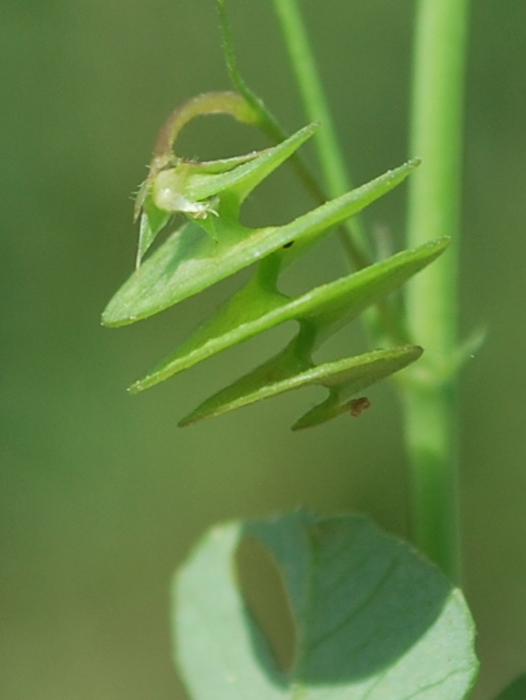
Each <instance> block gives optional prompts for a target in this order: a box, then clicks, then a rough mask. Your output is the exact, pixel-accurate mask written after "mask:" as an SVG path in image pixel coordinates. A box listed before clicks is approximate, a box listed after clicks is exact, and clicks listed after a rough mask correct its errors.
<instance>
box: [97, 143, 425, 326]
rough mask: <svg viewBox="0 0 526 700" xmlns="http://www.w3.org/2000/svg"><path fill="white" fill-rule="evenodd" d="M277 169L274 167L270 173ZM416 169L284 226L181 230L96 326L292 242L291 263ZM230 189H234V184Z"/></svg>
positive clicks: (156, 305)
mask: <svg viewBox="0 0 526 700" xmlns="http://www.w3.org/2000/svg"><path fill="white" fill-rule="evenodd" d="M298 133H299V132H298ZM305 138H306V136H305ZM281 145H283V144H281ZM297 145H299V144H297ZM277 148H279V147H277ZM272 150H275V149H272ZM280 155H281V154H280ZM288 155H290V153H289V154H288ZM255 162H256V161H252V162H250V163H247V164H245V165H242V166H240V167H241V168H244V167H245V166H253V164H254V163H255ZM278 164H279V163H277V162H275V163H274V167H277V165H278ZM417 164H418V163H417V161H411V162H410V163H406V164H405V165H402V166H400V167H399V168H396V169H395V170H390V171H388V172H387V173H385V174H384V175H381V176H380V177H378V178H376V179H375V180H372V181H371V182H369V183H367V184H366V185H362V187H359V188H357V189H356V190H353V191H352V192H348V193H347V194H345V195H342V196H341V197H338V198H337V199H334V200H332V201H330V202H327V203H325V204H323V205H321V206H320V207H317V208H316V209H314V210H312V211H310V212H308V213H307V214H303V215H302V216H300V217H298V218H297V219H295V220H294V221H293V222H291V223H289V224H285V225H284V226H270V227H267V228H262V229H247V228H246V227H244V226H242V225H241V224H239V223H237V222H235V221H233V220H232V219H226V220H225V217H219V218H218V219H217V221H216V222H215V229H216V236H217V240H213V239H211V238H210V236H208V235H207V234H206V233H205V232H204V231H203V228H202V225H198V224H197V223H189V224H187V225H186V226H184V227H183V228H181V229H180V230H179V231H176V232H175V233H174V234H172V236H170V238H168V240H167V241H166V242H165V243H164V244H163V245H162V246H161V247H160V248H159V249H158V250H157V251H156V252H155V253H154V254H153V255H152V256H151V258H149V259H148V260H147V261H146V262H145V263H144V264H143V265H142V266H141V267H140V268H139V269H138V270H136V271H135V272H134V273H133V275H132V276H131V277H130V279H129V280H128V281H127V282H126V283H125V284H124V285H123V286H122V287H121V289H120V290H119V291H118V292H117V294H116V295H115V296H114V297H113V299H112V300H111V301H110V303H109V304H108V306H107V307H106V309H105V310H104V312H103V314H102V323H103V324H104V325H105V326H121V325H125V324H128V323H134V322H135V321H138V320H140V319H143V318H147V317H148V316H151V315H153V314H156V313H159V312H160V311H162V310H163V309H166V308H168V307H169V306H172V305H173V304H177V303H179V302H181V301H183V300H184V299H187V298H188V297H190V296H193V295H194V294H198V293H199V292H201V291H203V289H206V288H208V287H210V286H211V285H213V284H215V283H216V282H219V281H220V280H222V279H225V278H226V277H229V276H230V275H233V274H234V273H235V272H238V271H239V270H241V269H243V268H244V267H248V266H249V265H251V264H252V263H255V262H258V261H260V260H261V259H262V258H264V257H266V256H267V255H270V254H271V253H273V252H275V251H277V250H280V249H281V248H283V246H284V245H286V244H287V243H290V242H291V241H295V245H294V246H293V247H292V248H291V249H290V250H287V251H283V257H284V260H287V259H288V260H289V261H292V260H293V259H295V258H296V257H297V256H298V255H299V254H300V252H301V250H303V248H304V246H305V245H306V244H309V243H311V242H312V240H313V239H316V238H319V237H320V236H321V235H323V234H325V233H327V231H328V229H330V227H331V226H334V225H335V224H338V223H340V222H341V221H343V220H345V219H346V218H348V217H350V216H353V215H354V214H356V213H358V212H359V211H361V210H362V209H364V208H365V207H366V206H367V205H368V204H370V203H371V202H373V201H374V200H375V199H378V198H379V197H381V196H382V195H383V194H385V193H386V192H389V191H390V190H391V189H393V188H394V187H396V185H398V184H399V183H400V182H402V181H403V180H404V179H405V178H406V177H407V176H408V175H409V173H411V172H412V171H413V170H414V168H415V167H416V165H417ZM219 177H220V176H219ZM254 178H255V175H254ZM234 184H235V185H236V187H237V185H238V184H239V183H234ZM238 193H239V191H238ZM203 223H204V222H203ZM302 239H303V241H302ZM302 243H303V245H301V244H302Z"/></svg>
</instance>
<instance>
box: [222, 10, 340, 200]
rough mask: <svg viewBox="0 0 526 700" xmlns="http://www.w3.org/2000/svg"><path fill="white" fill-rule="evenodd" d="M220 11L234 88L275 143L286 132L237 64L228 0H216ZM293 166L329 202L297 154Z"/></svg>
mask: <svg viewBox="0 0 526 700" xmlns="http://www.w3.org/2000/svg"><path fill="white" fill-rule="evenodd" d="M217 10H218V13H219V23H220V26H221V33H222V35H223V53H224V56H225V61H226V65H227V69H228V73H229V76H230V80H231V82H232V85H233V86H234V87H235V89H236V90H237V91H238V92H239V93H240V94H241V95H242V96H243V97H244V98H245V100H246V102H247V103H248V104H249V105H250V106H251V107H252V109H253V110H254V111H255V112H256V113H257V115H258V118H259V119H258V123H259V127H260V128H261V130H262V131H263V132H264V133H265V134H266V135H267V136H268V137H269V138H270V139H271V140H272V141H273V142H274V143H279V142H280V141H284V140H285V139H286V138H287V134H286V132H285V130H284V129H283V127H282V126H281V124H280V123H279V122H278V120H277V119H276V117H275V116H274V115H273V114H272V112H271V111H270V110H269V109H268V107H267V106H266V105H265V103H264V102H263V100H262V99H261V98H260V97H259V95H257V94H256V93H255V92H254V91H253V90H252V89H251V88H250V87H249V86H248V85H247V83H246V82H245V80H244V79H243V76H242V75H241V73H240V72H239V69H238V67H237V59H236V52H235V50H234V42H233V40H232V31H231V29H230V22H229V21H228V15H227V12H226V6H225V0H217ZM291 162H292V165H293V166H294V167H295V168H296V172H297V173H298V175H299V177H300V179H301V180H302V181H303V183H304V185H305V187H306V188H307V190H308V191H309V192H310V193H311V195H312V196H313V197H314V199H315V200H316V201H318V202H319V203H320V204H323V202H325V201H326V199H327V197H326V196H325V193H324V192H323V190H322V188H321V187H320V185H319V183H318V181H317V180H316V178H315V177H314V176H313V175H312V173H311V172H310V171H309V168H308V167H307V166H306V165H305V163H304V162H303V159H302V158H301V156H300V155H299V154H298V153H294V154H293V155H292V156H291Z"/></svg>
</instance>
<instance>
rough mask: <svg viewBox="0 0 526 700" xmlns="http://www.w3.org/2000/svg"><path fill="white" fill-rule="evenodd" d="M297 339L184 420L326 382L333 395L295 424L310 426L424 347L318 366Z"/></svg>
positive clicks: (346, 407) (344, 407)
mask: <svg viewBox="0 0 526 700" xmlns="http://www.w3.org/2000/svg"><path fill="white" fill-rule="evenodd" d="M298 339H301V334H300V335H299V336H298V337H297V338H295V339H294V340H293V341H292V342H291V343H290V344H289V345H288V346H287V347H286V348H285V350H283V351H282V352H281V353H279V354H278V355H276V356H275V357H273V358H272V359H271V360H269V361H268V362H266V363H265V364H263V365H261V366H260V367H258V368H257V369H255V370H253V371H252V372H250V373H249V374H246V375H245V376H244V377H241V379H238V380H237V381H236V382H234V383H233V384H231V385H230V386H229V387H227V388H226V389H223V390H222V391H219V392H218V393H217V394H214V396H211V397H210V398H209V399H207V400H206V401H204V402H203V403H202V404H201V405H200V406H198V408H196V409H195V411H193V412H192V413H191V414H190V415H188V416H186V417H185V418H183V419H182V420H181V421H180V423H179V425H181V426H183V425H189V424H190V423H195V422H196V421H198V420H202V419H203V418H209V417H212V416H218V415H221V414H222V413H226V412H227V411H232V410H234V409H236V408H241V407H242V406H248V405H249V404H251V403H255V402H256V401H261V400H262V399H268V398H271V397H273V396H278V395H279V394H283V393H284V392H286V391H292V390H293V389H299V388H300V387H304V386H312V385H319V386H323V387H327V388H328V389H329V397H328V398H327V399H326V400H325V401H323V402H322V403H321V404H319V405H318V406H316V407H315V408H313V409H312V410H311V411H309V412H308V413H307V414H306V415H305V416H303V418H301V419H300V420H299V421H297V423H295V425H294V426H293V429H294V430H297V429H299V428H308V427H311V426H314V425H318V424H320V423H324V422H325V421H328V420H330V419H331V418H336V417H337V416H339V415H341V414H342V413H346V412H347V411H348V410H349V408H350V406H349V399H350V397H351V396H352V395H353V394H356V393H357V392H359V391H362V390H363V389H365V388H366V387H368V386H371V385H372V384H375V383H376V382H379V381H380V380H382V379H385V378H386V377H389V376H390V375H391V374H393V373H394V372H398V371H399V370H401V369H403V368H404V367H407V365H409V364H411V362H414V361H415V360H417V359H418V358H419V357H420V355H421V354H422V348H419V347H417V346H414V345H408V346H402V347H398V348H392V349H389V350H373V351H372V352H367V353H364V354H363V355H356V356H355V357H348V358H345V359H344V360H338V361H337V362H327V363H325V364H323V365H319V366H316V367H315V366H314V365H313V364H312V363H311V362H310V361H309V360H307V359H303V358H302V356H301V353H298Z"/></svg>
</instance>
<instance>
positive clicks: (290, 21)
mask: <svg viewBox="0 0 526 700" xmlns="http://www.w3.org/2000/svg"><path fill="white" fill-rule="evenodd" d="M274 6H275V11H276V15H277V17H278V19H279V22H280V25H281V30H282V32H283V35H284V38H285V44H286V46H287V49H288V52H289V56H290V60H291V64H292V68H293V70H294V74H295V77H296V81H297V84H298V87H299V90H300V94H301V97H302V100H303V104H304V108H305V112H306V114H307V117H308V118H309V119H310V120H311V121H318V122H320V124H321V126H320V129H319V131H318V133H317V134H316V139H315V143H316V148H317V152H318V159H319V162H320V167H321V171H322V176H323V182H324V183H325V186H326V188H327V192H328V194H329V195H330V196H331V197H338V196H339V195H341V194H343V193H344V192H348V191H349V190H350V189H351V188H352V184H351V181H350V178H349V175H348V172H347V168H346V165H345V159H344V157H343V154H342V151H341V148H340V146H339V144H338V138H337V136H336V129H335V127H334V123H333V120H332V115H331V111H330V109H329V105H328V103H327V99H326V97H325V93H324V90H323V85H322V82H321V80H320V76H319V73H318V68H317V66H316V62H315V60H314V56H313V53H312V51H311V47H310V43H309V39H308V37H307V30H306V28H305V24H304V22H303V18H302V16H301V12H300V10H299V7H298V3H297V0H274ZM348 228H349V232H350V233H351V235H352V237H353V240H354V243H355V245H356V246H357V247H358V248H359V249H360V251H361V253H362V255H363V256H364V257H365V258H369V257H370V254H369V251H368V245H367V240H366V237H365V232H364V230H363V228H362V226H361V224H360V222H359V220H358V219H357V218H356V217H355V218H353V219H352V220H351V221H349V224H348Z"/></svg>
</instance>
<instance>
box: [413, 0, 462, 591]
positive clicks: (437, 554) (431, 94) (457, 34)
mask: <svg viewBox="0 0 526 700" xmlns="http://www.w3.org/2000/svg"><path fill="white" fill-rule="evenodd" d="M467 9H468V0H420V2H419V5H418V12H417V21H416V37H415V52H414V74H413V103H412V125H411V153H412V155H414V156H418V157H421V158H422V161H423V163H422V166H421V168H420V169H419V171H417V172H416V173H415V174H414V175H413V177H412V178H411V181H410V201H409V218H408V235H407V243H408V246H410V247H413V246H418V245H421V244H422V243H425V242H426V241H428V240H431V239H435V238H440V237H442V236H445V235H447V236H451V238H452V245H451V247H450V250H449V251H447V252H446V254H445V255H444V256H443V257H442V258H440V259H439V260H438V261H436V262H435V263H434V264H433V265H431V266H430V267H429V268H428V269H427V270H425V271H424V272H422V273H421V274H420V275H419V276H418V277H417V278H415V279H414V280H412V281H411V282H410V283H409V284H408V285H407V296H406V308H407V323H408V331H409V334H410V336H411V337H412V338H414V339H415V340H416V341H417V342H418V343H420V344H421V345H423V346H424V347H425V349H426V352H425V354H424V356H423V358H422V360H421V361H420V362H419V363H418V366H415V368H414V369H413V371H412V372H408V374H407V377H408V382H407V385H406V390H405V396H404V399H405V401H404V403H405V409H406V422H405V437H406V443H407V450H408V453H409V458H410V463H411V470H412V517H413V532H414V539H415V542H416V544H417V545H418V546H419V548H420V549H422V550H423V551H424V552H425V553H426V554H427V555H428V556H429V557H430V558H431V559H433V560H434V561H435V562H437V563H438V564H439V565H440V566H441V567H442V569H443V570H444V571H445V572H446V573H447V574H448V575H449V576H450V577H452V578H453V579H458V577H459V541H458V516H457V500H458V495H457V440H456V434H455V424H456V418H457V415H456V414H457V402H456V389H455V380H454V379H451V372H448V369H450V368H451V364H452V359H453V358H454V357H455V355H456V349H457V348H456V343H457V315H458V300H457V295H458V282H457V277H458V249H459V211H460V172H461V157H462V153H461V135H462V117H463V82H464V80H463V78H464V64H465V49H466V30H467Z"/></svg>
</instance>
